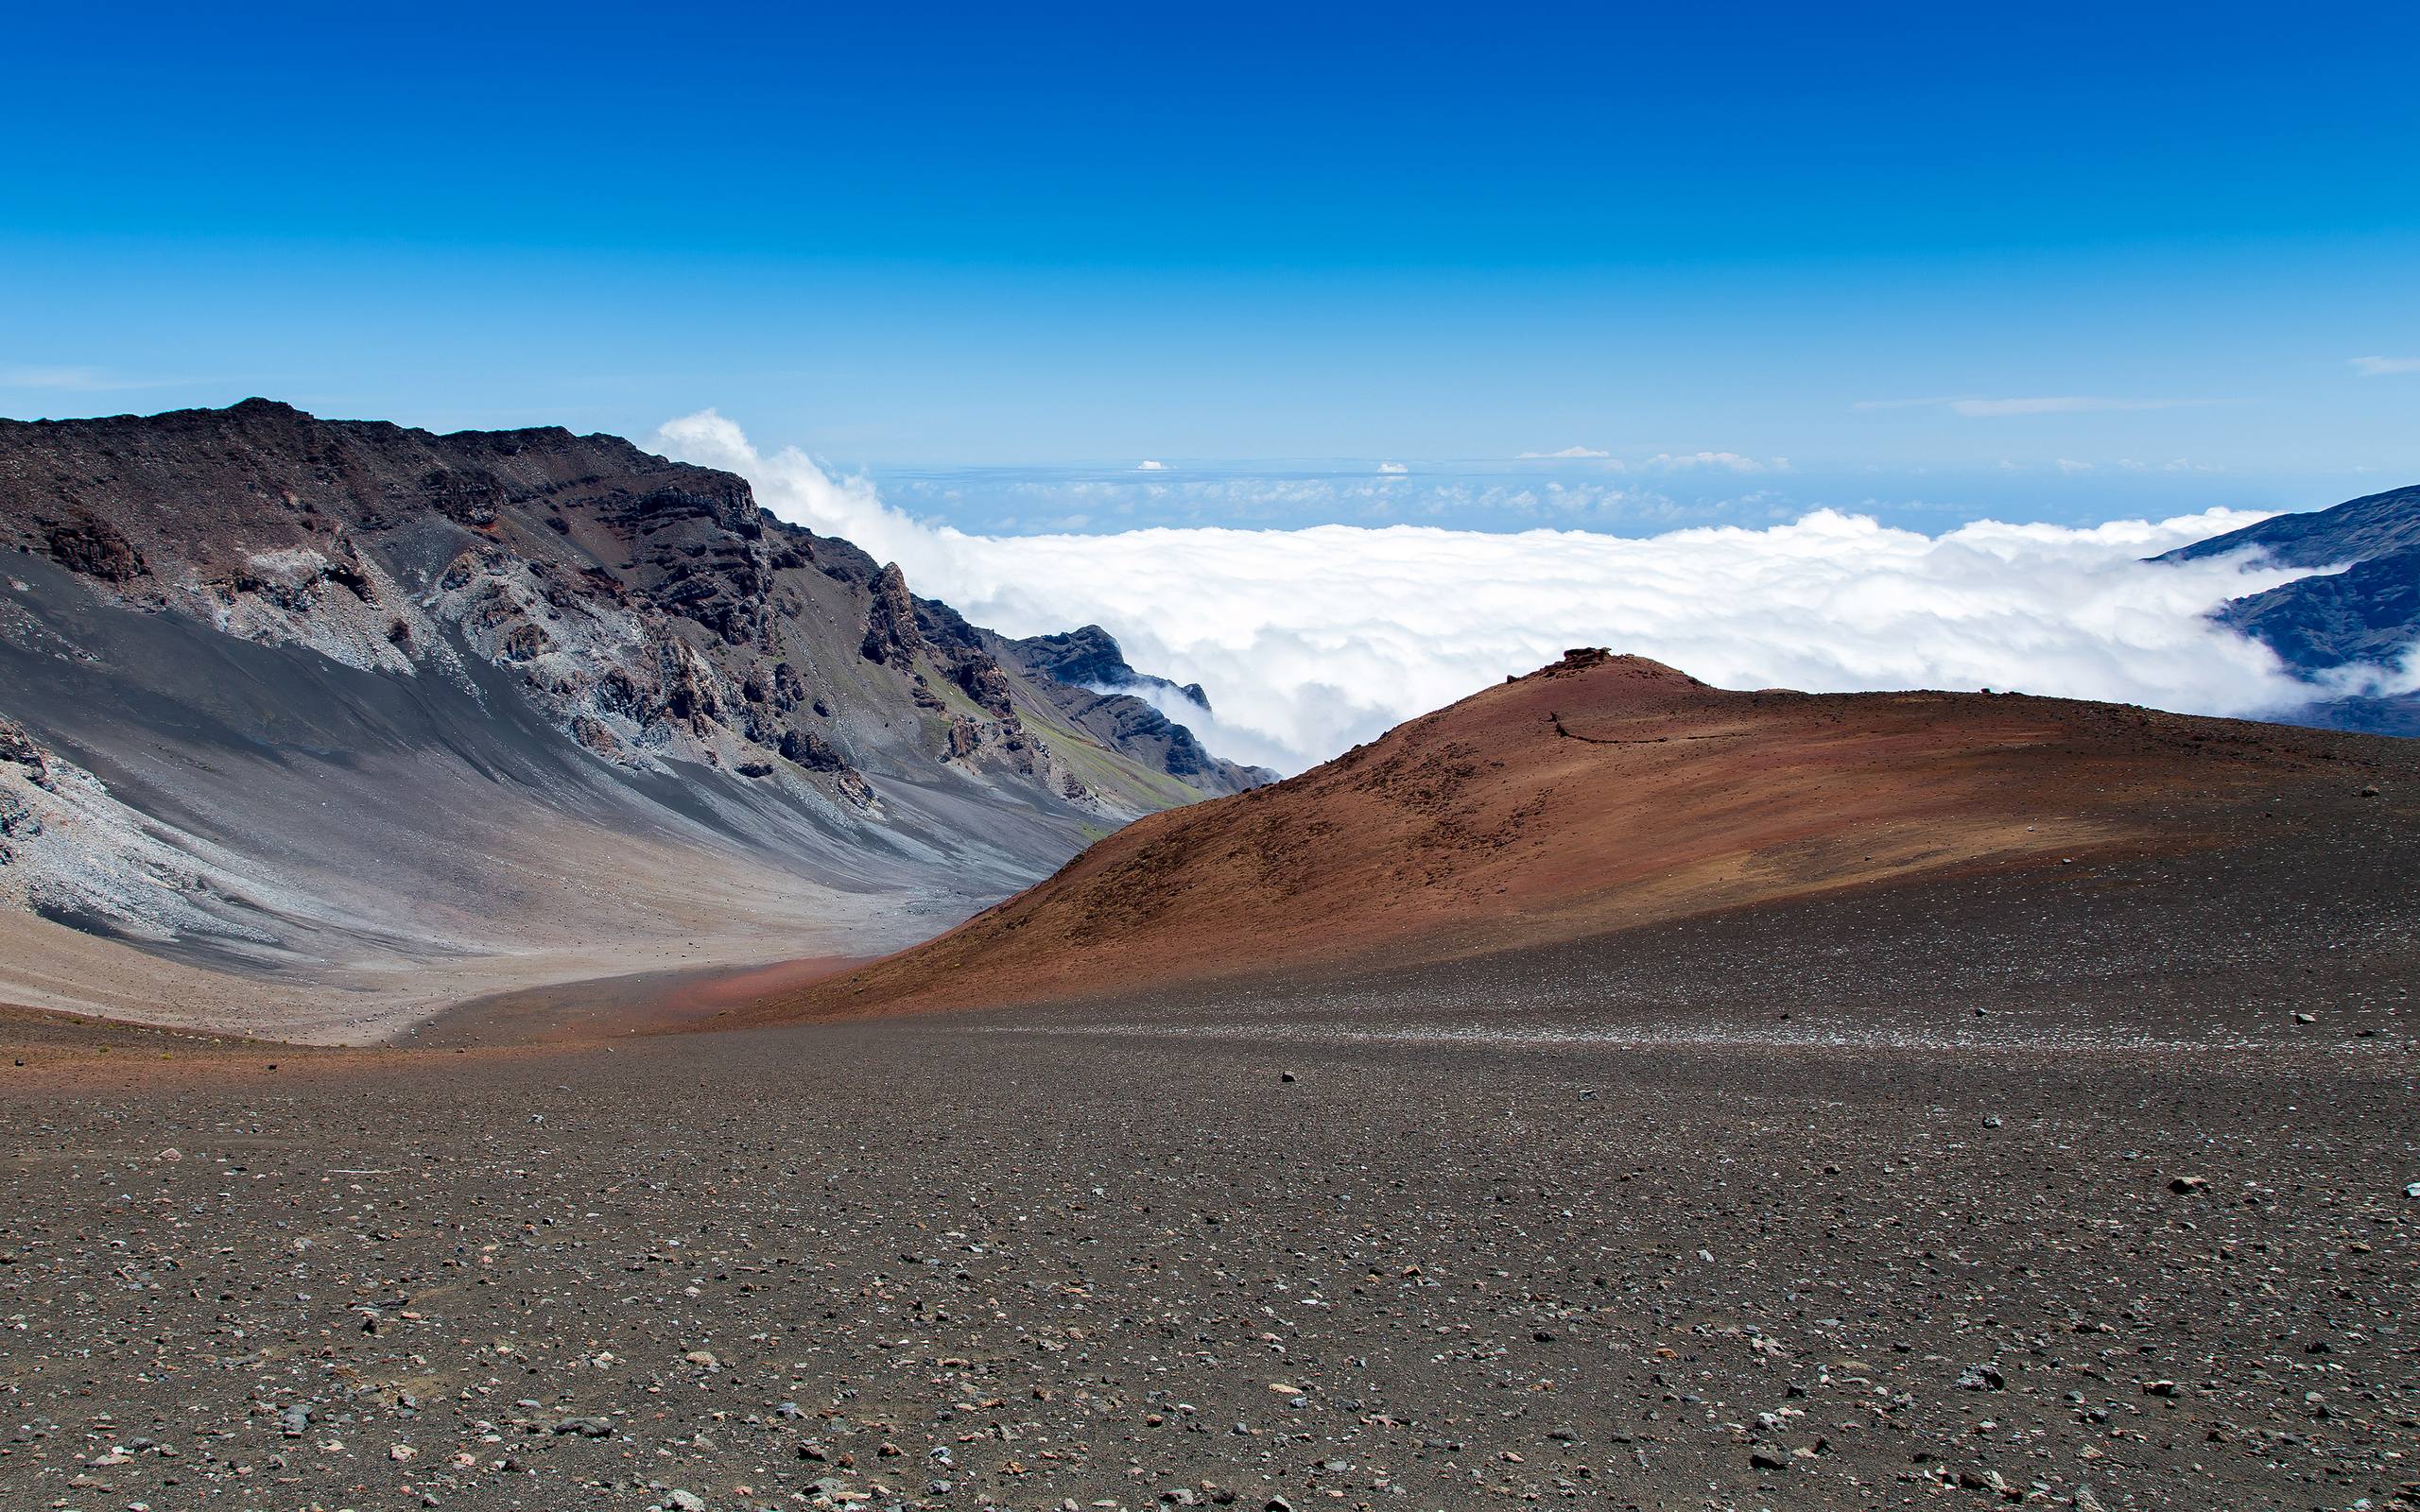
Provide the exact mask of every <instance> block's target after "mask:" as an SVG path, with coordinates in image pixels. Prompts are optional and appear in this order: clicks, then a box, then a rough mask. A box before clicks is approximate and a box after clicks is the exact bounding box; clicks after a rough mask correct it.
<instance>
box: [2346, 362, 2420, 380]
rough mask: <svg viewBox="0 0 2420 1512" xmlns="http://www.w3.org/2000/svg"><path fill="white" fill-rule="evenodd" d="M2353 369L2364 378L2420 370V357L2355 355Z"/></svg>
mask: <svg viewBox="0 0 2420 1512" xmlns="http://www.w3.org/2000/svg"><path fill="white" fill-rule="evenodd" d="M2353 370H2354V371H2355V372H2357V373H2359V374H2360V375H2361V376H2362V377H2364V378H2384V377H2387V376H2389V375H2391V374H2394V373H2399V372H2420V357H2355V358H2354V359H2353Z"/></svg>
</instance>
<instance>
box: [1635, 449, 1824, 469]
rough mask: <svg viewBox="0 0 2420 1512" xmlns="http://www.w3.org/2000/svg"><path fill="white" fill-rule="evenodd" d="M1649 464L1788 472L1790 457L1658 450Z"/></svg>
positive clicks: (1670, 466)
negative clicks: (1761, 458)
mask: <svg viewBox="0 0 2420 1512" xmlns="http://www.w3.org/2000/svg"><path fill="white" fill-rule="evenodd" d="M1647 465H1648V466H1649V467H1652V468H1661V469H1663V470H1664V471H1665V472H1686V471H1688V470H1690V469H1692V468H1708V469H1719V470H1720V471H1722V472H1789V457H1786V456H1775V457H1769V458H1767V459H1765V460H1764V461H1758V460H1757V459H1756V458H1755V457H1753V456H1743V455H1740V454H1739V453H1737V452H1685V453H1681V454H1679V455H1674V454H1673V453H1670V452H1658V453H1656V454H1655V455H1653V456H1651V457H1649V458H1648V459H1647Z"/></svg>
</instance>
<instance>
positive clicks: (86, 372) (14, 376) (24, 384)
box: [0, 367, 190, 394]
mask: <svg viewBox="0 0 2420 1512" xmlns="http://www.w3.org/2000/svg"><path fill="white" fill-rule="evenodd" d="M189 381H190V380H187V379H183V378H134V377H129V376H128V375H127V374H125V373H120V372H112V371H111V370H110V369H107V368H45V367H0V388H37V389H46V390H48V391H50V392H53V393H65V394H106V393H114V392H116V391H118V390H121V389H128V388H170V387H175V386H176V385H178V384H181V383H186V382H189Z"/></svg>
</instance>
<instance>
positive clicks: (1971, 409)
mask: <svg viewBox="0 0 2420 1512" xmlns="http://www.w3.org/2000/svg"><path fill="white" fill-rule="evenodd" d="M2357 360H2358V359H2357ZM2217 403H2218V401H2217V400H2214V399H2098V398H2094V397H2092V396H2090V395H2086V394H2051V395H2045V396H2042V397H2038V398H2031V399H1979V398H1976V397H1973V396H1966V397H1957V396H1945V397H1940V398H1933V399H1860V400H1858V402H1857V403H1856V404H1854V405H1852V406H1851V407H1852V408H1855V409H1945V410H1948V411H1949V412H1950V413H1951V414H1953V415H1963V416H1966V417H1967V418H1968V419H1970V420H1997V419H2002V418H2005V417H2007V416H2010V415H2091V414H2100V413H2104V412H2111V411H2119V410H2137V409H2185V408H2188V407H2190V406H2192V405H2195V404H2217Z"/></svg>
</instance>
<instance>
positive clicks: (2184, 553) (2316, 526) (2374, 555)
mask: <svg viewBox="0 0 2420 1512" xmlns="http://www.w3.org/2000/svg"><path fill="white" fill-rule="evenodd" d="M2232 551H2255V552H2258V553H2259V554H2261V555H2262V556H2264V557H2266V558H2269V559H2270V560H2273V561H2275V562H2277V563H2279V564H2281V565H2283V566H2288V567H2309V568H2331V567H2343V568H2347V570H2345V571H2342V572H2336V573H2319V572H2314V574H2313V575H2312V576H2308V577H2302V578H2297V579H2296V580H2294V581H2293V582H2290V583H2286V584H2282V585H2280V586H2279V587H2276V588H2273V589H2271V590H2269V591H2268V592H2267V593H2255V594H2252V595H2250V596H2249V597H2245V598H2238V599H2236V600H2235V601H2233V602H2232V603H2229V604H2227V605H2225V606H2224V607H2223V608H2221V610H2219V613H2218V616H2217V617H2218V618H2220V619H2221V620H2223V621H2225V622H2226V623H2227V624H2229V625H2232V626H2234V627H2237V628H2238V629H2239V630H2241V631H2243V633H2245V634H2246V635H2249V636H2252V637H2253V638H2254V639H2256V640H2257V641H2260V642H2261V643H2263V644H2266V645H2267V646H2268V647H2269V648H2270V649H2271V650H2273V651H2274V652H2276V653H2277V655H2278V658H2279V659H2280V660H2282V661H2283V662H2285V663H2286V664H2287V665H2288V666H2290V667H2292V668H2294V669H2295V670H2296V671H2297V672H2300V673H2302V674H2304V675H2305V676H2306V677H2308V678H2311V679H2314V688H2313V702H2312V704H2311V705H2310V707H2309V708H2308V709H2306V710H2303V711H2300V712H2299V713H2297V714H2296V715H2295V716H2294V717H2296V718H2298V719H2301V720H2303V721H2306V722H2308V723H2311V724H2316V725H2321V726H2325V727H2327V728H2331V729H2339V730H2368V731H2371V732H2373V733H2377V734H2390V735H2420V693H2404V694H2394V693H2388V694H2385V695H2384V696H2352V697H2347V696H2337V695H2334V694H2331V693H2328V692H2326V691H2325V690H2324V687H2323V685H2322V684H2321V682H2320V681H2319V679H2325V678H2327V677H2329V676H2330V675H2331V674H2332V675H2336V676H2337V677H2339V678H2341V677H2342V675H2344V674H2346V673H2350V672H2358V671H2359V670H2361V669H2364V668H2377V669H2391V668H2394V666H2396V665H2397V664H2398V663H2399V662H2402V661H2403V660H2404V659H2406V658H2408V657H2410V656H2411V654H2412V650H2413V647H2414V646H2420V487H2414V488H2408V489H2395V490H2391V491H2389V492H2385V493H2373V494H2370V495H2368V496H2367V497H2364V498H2359V499H2353V500H2348V501H2347V502H2345V503H2343V504H2340V505H2337V506H2336V507H2333V508H2328V509H2315V510H2311V511H2308V512H2307V513H2298V514H2281V515H2277V516H2274V517H2273V518H2271V519H2268V520H2264V521H2262V522H2260V523H2259V524H2256V525H2247V526H2246V527H2244V528H2243V529H2241V530H2233V531H2229V532H2228V533H2227V534H2225V535H2223V536H2213V537H2211V538H2210V539H2209V540H2207V541H2195V542H2194V543H2193V544H2191V545H2189V546H2181V547H2179V548H2177V549H2176V550H2174V551H2171V552H2168V553H2166V554H2165V555H2163V556H2161V557H2160V558H2157V559H2158V560H2161V561H2186V560H2191V559H2194V558H2204V557H2216V556H2222V555H2224V554H2226V553H2228V552H2232ZM2348 564H2349V566H2348Z"/></svg>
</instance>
